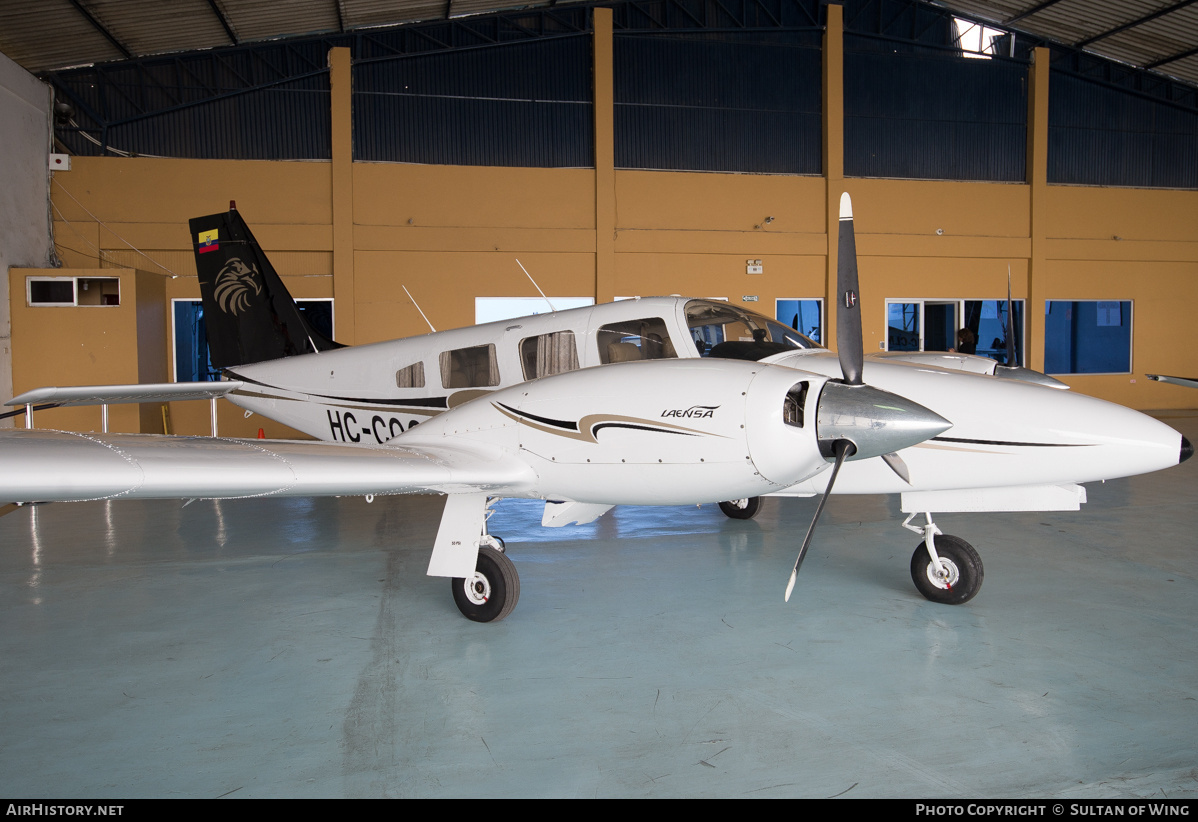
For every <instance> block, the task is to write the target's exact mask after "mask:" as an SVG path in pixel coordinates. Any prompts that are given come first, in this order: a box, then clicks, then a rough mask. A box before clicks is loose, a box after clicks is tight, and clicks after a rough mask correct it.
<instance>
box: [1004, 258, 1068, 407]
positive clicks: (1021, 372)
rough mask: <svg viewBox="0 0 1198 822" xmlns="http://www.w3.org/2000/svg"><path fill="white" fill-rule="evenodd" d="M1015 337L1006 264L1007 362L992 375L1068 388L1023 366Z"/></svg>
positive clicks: (1013, 311)
mask: <svg viewBox="0 0 1198 822" xmlns="http://www.w3.org/2000/svg"><path fill="white" fill-rule="evenodd" d="M1016 339H1017V338H1016V336H1015V301H1014V300H1012V299H1011V267H1010V266H1007V362H1006V364H1005V365H999V366H996V367H995V369H994V376H996V377H1001V378H1004V379H1008V380H1020V381H1022V382H1033V383H1036V384H1038V385H1047V386H1048V387H1050V388H1061V389H1067V388H1069V386H1068V385H1066V384H1065V383H1063V382H1061V381H1060V380H1056V379H1053V378H1052V377H1050V376H1048V375H1047V374H1041V373H1040V372H1039V371H1033V370H1031V369H1030V368H1024V367H1023V366H1022V364H1021V363H1020V362H1019V360H1020V357H1019V349H1018V347H1017V346H1016V345H1015V341H1016Z"/></svg>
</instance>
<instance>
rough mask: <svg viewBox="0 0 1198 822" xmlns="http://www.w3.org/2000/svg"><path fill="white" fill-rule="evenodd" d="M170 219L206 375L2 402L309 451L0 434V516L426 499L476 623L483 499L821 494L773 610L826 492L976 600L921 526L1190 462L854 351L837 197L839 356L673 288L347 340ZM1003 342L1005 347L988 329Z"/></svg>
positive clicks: (503, 590)
mask: <svg viewBox="0 0 1198 822" xmlns="http://www.w3.org/2000/svg"><path fill="white" fill-rule="evenodd" d="M191 229H192V235H193V239H194V240H195V249H196V261H197V268H198V270H199V276H200V285H201V292H202V296H203V299H204V307H205V319H206V322H207V325H208V334H209V341H210V348H211V352H212V359H213V363H214V364H215V365H216V366H218V367H221V368H223V370H224V374H225V376H226V377H227V380H228V381H225V382H219V383H187V384H167V385H143V386H107V387H103V386H89V387H79V388H45V389H37V390H35V391H31V392H28V393H26V394H23V395H22V396H20V397H17V398H15V399H13V400H12V401H10V402H9V403H8V404H9V405H18V406H21V405H23V406H25V407H26V409H27V417H26V419H27V425H28V424H29V421H28V411H29V410H31V409H32V408H33V406H34V405H35V404H39V403H47V404H51V405H74V404H100V403H111V402H138V401H141V402H147V401H162V400H165V399H181V398H196V397H212V396H224V397H225V398H226V399H228V400H229V401H230V402H233V403H234V404H236V405H239V406H241V407H243V408H245V409H246V410H247V411H249V412H256V413H260V414H263V415H265V416H268V417H270V418H272V419H276V420H279V421H281V422H284V423H286V424H288V425H290V426H293V427H294V428H297V429H299V430H301V431H304V432H306V433H308V434H310V435H312V436H314V437H317V438H318V439H319V440H323V441H318V442H313V441H285V440H270V441H268V440H239V439H225V438H215V437H170V436H161V435H149V434H77V433H69V432H58V431H45V430H34V429H31V428H27V429H25V430H10V431H3V432H0V501H11V502H37V501H50V500H64V501H72V500H94V499H117V498H128V499H154V498H177V499H193V498H235V497H254V496H311V495H359V494H360V495H364V496H366V497H367V499H368V500H369V499H371V498H372V497H373V495H378V494H405V493H429V492H434V493H441V494H446V495H448V498H447V500H446V505H445V510H444V513H443V515H442V518H441V525H440V529H439V531H438V533H437V537H436V540H435V544H434V546H433V551H432V558H431V561H430V563H429V567H428V573H429V575H431V576H443V577H450V578H451V579H452V590H453V595H454V599H455V601H456V603H457V605H458V607H459V609H460V610H461V611H462V613H463V614H464V615H466V616H467V617H469V618H470V619H473V620H476V621H480V622H488V621H493V620H498V619H502V618H503V617H505V616H507V615H508V614H509V613H510V612H511V611H512V609H513V608H514V607H515V605H516V601H517V599H518V597H519V592H520V584H519V578H518V576H517V574H516V569H515V567H514V565H513V564H512V562H511V560H510V559H508V558H507V556H505V554H504V553H503V544H502V541H501V540H499V539H498V538H496V537H493V536H491V535H490V534H489V533H488V532H487V528H486V521H487V517H488V513H489V508H490V506H491V505H492V504H493V503H494V501H495V500H496V499H499V498H503V497H520V498H533V499H543V500H545V512H544V518H543V524H545V525H549V526H556V525H565V524H569V523H585V522H590V521H592V520H594V519H595V518H597V517H599V516H601V515H602V514H603V513H605V512H606V511H607V510H609V509H610V508H611V507H612V506H615V505H682V504H695V503H708V502H712V503H714V502H719V503H721V507H722V508H723V509H724V511H725V513H727V514H728V515H729V516H732V517H738V518H747V517H749V516H752V515H753V513H755V512H756V510H757V501H758V498H759V497H761V496H763V495H779V496H813V495H816V494H822V495H823V497H822V498H821V500H820V503H819V506H818V508H817V510H816V513H815V516H814V518H813V520H812V523H811V528H810V529H809V530H808V533H807V536H806V538H805V540H804V542H803V544H802V547H801V548H800V550H799V558H798V560H797V561H796V563H795V566H794V570H793V571H792V573H791V577H790V581H789V583H788V585H787V588H786V598H788V599H789V597H790V594H791V591H792V589H793V587H794V583H795V575H796V574H797V572H798V570H799V565H800V564H801V563H802V560H803V557H804V555H805V553H806V551H807V547H808V545H809V544H810V540H811V536H812V533H813V532H814V529H815V524H816V521H818V518H819V515H820V512H821V511H822V510H823V507H824V503H825V502H826V500H827V496H828V495H829V494H830V493H831V492H832V491H833V488H835V492H836V493H838V494H891V493H897V494H900V495H901V496H902V510H903V511H904V512H905V513H909V514H910V516H908V517H907V520H906V522H904V523H903V525H904V527H906V528H908V529H910V530H912V531H914V532H916V533H918V534H920V537H921V541H920V543H919V545H918V546H917V548H916V551H915V554H914V556H913V557H912V561H911V574H912V578H913V580H914V582H915V585H916V587H917V588H918V589H919V591H920V592H921V593H922V594H923V595H924V596H925V597H927V598H929V599H931V600H934V601H938V602H945V603H952V604H957V603H962V602H966V601H968V600H969V599H971V598H972V597H973V596H974V595H975V594H976V593H977V591H978V589H979V587H980V586H981V583H982V576H983V572H982V563H981V559H980V558H979V557H978V554H977V552H976V551H974V549H973V548H972V547H971V546H970V545H969V544H968V543H966V542H965V541H963V540H961V539H959V538H957V537H952V536H947V535H944V534H942V533H941V532H940V530H939V529H938V528H937V527H936V525H935V524H934V522H933V521H932V513H933V512H947V511H1015V510H1020V511H1024V510H1077V509H1078V508H1079V506H1080V504H1081V503H1082V502H1084V501H1085V489H1084V488H1083V487H1082V486H1081V485H1080V483H1084V482H1090V481H1094V480H1103V479H1110V478H1114V477H1122V476H1129V475H1133V474H1140V473H1145V472H1149V471H1156V470H1159V469H1162V468H1167V467H1169V466H1172V465H1176V464H1178V463H1179V462H1181V461H1183V460H1184V459H1186V458H1187V457H1188V456H1189V455H1190V454H1191V453H1192V450H1193V449H1192V447H1191V446H1190V443H1189V442H1188V441H1187V440H1186V439H1185V438H1184V437H1182V436H1181V435H1180V434H1179V433H1177V432H1176V431H1174V430H1173V429H1171V428H1169V427H1167V426H1165V425H1164V424H1162V423H1160V422H1158V421H1156V420H1154V419H1152V418H1150V417H1148V416H1145V415H1143V414H1140V413H1138V412H1136V411H1132V410H1130V409H1127V408H1124V407H1121V406H1118V405H1113V404H1111V403H1108V402H1103V401H1101V400H1097V399H1093V398H1091V397H1086V396H1082V395H1079V394H1075V393H1073V392H1072V391H1068V390H1060V388H1061V387H1062V386H1061V385H1060V384H1059V383H1055V381H1053V380H1051V379H1050V378H1047V377H1044V375H1041V374H1037V373H1036V372H1032V371H1027V370H1025V369H1022V368H1018V367H1010V368H1007V367H1005V366H997V364H996V363H994V362H993V361H992V360H988V359H984V358H980V357H965V356H953V355H948V354H919V353H916V354H913V355H901V356H895V355H890V356H873V357H869V358H865V357H863V356H862V347H861V318H860V308H859V305H858V300H857V265H856V254H855V248H854V240H853V230H852V229H853V223H852V214H851V207H850V203H849V198H848V195H847V194H846V195H844V197H843V198H842V201H841V217H840V239H839V242H840V246H839V249H840V251H839V260H840V271H839V283H838V291H839V297H838V299H839V308H838V312H837V313H838V318H837V325H838V328H837V348H838V351H839V357H837V355H834V354H832V353H830V352H828V351H827V350H825V349H822V348H820V347H819V346H817V345H816V344H815V343H813V342H812V341H811V340H809V339H807V338H806V337H803V336H802V335H800V334H798V333H797V332H795V331H793V330H792V329H790V328H787V327H785V326H783V325H781V324H779V323H776V322H774V321H772V320H769V319H766V318H765V317H762V316H759V315H757V314H753V313H751V312H748V311H745V310H743V309H740V308H737V307H734V306H731V305H728V304H727V303H722V302H718V301H709V300H689V299H683V298H672V297H671V298H653V299H640V300H628V301H622V302H617V303H613V304H610V305H599V306H593V307H589V308H580V309H574V310H570V311H561V312H553V313H549V314H543V315H539V316H533V317H525V318H521V319H518V320H512V321H508V322H500V323H491V324H489V325H481V326H475V327H473V328H462V329H457V330H453V331H444V332H440V333H431V334H428V335H425V336H422V337H416V338H410V339H404V340H397V341H394V342H388V343H378V344H374V345H363V346H357V347H353V348H348V347H343V346H339V345H338V344H337V343H335V342H333V341H332V340H330V339H327V338H325V337H323V336H321V335H319V334H317V333H316V332H315V331H314V330H313V329H312V328H311V327H310V326H309V325H308V324H307V323H306V322H305V321H304V319H303V318H302V316H301V315H300V312H299V311H298V309H297V308H296V305H295V303H294V301H292V300H291V298H290V295H288V294H287V292H286V289H285V288H284V287H283V284H282V281H281V280H280V279H279V277H278V275H277V274H276V273H275V271H274V269H273V268H272V267H271V265H270V263H269V261H268V260H267V259H266V257H265V255H263V254H262V252H261V249H260V248H259V247H258V244H257V243H256V242H255V240H254V238H253V236H252V234H251V233H250V231H249V229H248V227H247V226H246V225H245V223H244V222H243V221H242V220H241V218H240V216H239V215H238V213H237V212H236V210H234V209H230V211H229V212H228V213H225V214H217V215H212V216H210V217H203V218H199V219H196V220H193V221H192V222H191ZM1007 337H1008V346H1009V347H1010V346H1013V342H1014V331H1013V328H1011V327H1010V323H1008V334H1007ZM1010 353H1013V352H1010ZM1012 361H1013V359H1012V358H1010V357H1009V358H1008V362H1012ZM929 363H935V364H929ZM866 379H868V384H867V383H866ZM842 466H843V470H842ZM917 514H924V515H925V517H926V522H925V524H924V525H912V524H911V521H912V519H913V518H914V517H915V516H916V515H917Z"/></svg>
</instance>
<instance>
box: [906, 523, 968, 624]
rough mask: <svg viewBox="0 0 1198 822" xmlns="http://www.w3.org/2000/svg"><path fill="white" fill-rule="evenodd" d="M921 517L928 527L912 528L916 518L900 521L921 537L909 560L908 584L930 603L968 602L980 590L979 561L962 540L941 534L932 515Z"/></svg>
mask: <svg viewBox="0 0 1198 822" xmlns="http://www.w3.org/2000/svg"><path fill="white" fill-rule="evenodd" d="M924 516H925V517H926V518H927V525H922V526H921V525H911V524H910V523H911V520H912V519H914V518H915V517H916V515H915V514H912V515H911V516H909V517H907V519H906V520H904V521H903V527H904V528H906V529H907V530H908V531H914V532H915V533H917V534H919V535H920V536H921V537H923V540H922V541H921V542H920V543H919V545H917V546H916V548H915V553H914V554H913V555H912V556H911V580H912V581H913V582H914V583H915V587H916V588H918V589H919V592H920V593H921V594H923V595H924V596H925V597H927V598H928V599H930V600H931V601H932V602H942V603H944V604H946V605H961V604H963V603H966V602H969V600H971V599H973V598H974V597H975V596H976V595H977V592H978V591H979V590H981V588H982V578H983V577H984V576H985V572H984V570H983V569H982V558H981V557H980V556H978V552H977V551H975V550H974V549H973V546H972V545H970V544H969V543H968V542H966V541H965V540H963V539H961V538H960V537H954V536H950V535H949V534H945V533H942V532H941V531H940V529H939V528H937V527H936V523H934V522H932V515H931V514H924Z"/></svg>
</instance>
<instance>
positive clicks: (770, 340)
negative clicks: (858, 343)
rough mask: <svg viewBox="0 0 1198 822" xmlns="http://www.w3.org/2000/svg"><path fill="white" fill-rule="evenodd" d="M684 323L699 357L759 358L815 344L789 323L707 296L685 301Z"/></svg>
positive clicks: (816, 346)
mask: <svg viewBox="0 0 1198 822" xmlns="http://www.w3.org/2000/svg"><path fill="white" fill-rule="evenodd" d="M792 302H793V301H792ZM686 325H687V328H688V329H689V330H690V336H691V340H692V341H693V342H694V344H695V350H696V352H697V353H698V355H699V356H700V357H716V358H717V359H733V360H760V359H764V358H765V357H769V356H772V355H774V354H781V353H784V352H786V351H791V350H796V349H804V348H818V347H819V346H818V345H816V343H815V342H814V341H812V340H810V339H808V338H807V337H805V336H804V335H803V334H801V333H800V332H798V331H795V330H794V329H793V328H790V327H789V326H785V325H782V324H781V323H778V322H774V321H773V320H771V319H769V318H767V317H763V316H761V315H760V314H756V313H754V312H752V311H747V310H745V309H743V308H739V307H738V306H734V305H729V304H728V303H720V302H713V301H711V300H691V301H690V302H688V303H687V304H686Z"/></svg>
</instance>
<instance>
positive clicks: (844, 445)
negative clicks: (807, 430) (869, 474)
mask: <svg viewBox="0 0 1198 822" xmlns="http://www.w3.org/2000/svg"><path fill="white" fill-rule="evenodd" d="M832 450H833V451H835V452H836V464H835V465H834V466H832V476H831V478H830V479H829V480H828V488H827V490H825V491H824V495H823V496H822V497H820V500H819V506H818V507H816V509H815V516H814V517H812V518H811V525H810V526H809V527H808V528H807V536H805V537H804V538H803V547H802V548H800V549H799V558H798V559H796V560H795V567H794V570H793V571H791V572H790V580H789V581H788V582H787V583H786V596H785V597H783V601H784V602H790V592H791V591H793V590H794V589H795V580H796V579H798V577H799V566H800V565H802V564H803V558H804V557H805V556H806V555H807V548H808V547H809V546H810V545H811V535H812V534H814V533H815V524H816V523H817V522H819V515H820V514H822V513H823V512H824V505H826V504H827V502H828V497H829V496H831V494H832V486H833V485H835V484H836V475H837V474H839V473H840V466H842V465H844V461H845V459H847V458H848V457H849V456H850V455H852V453H853V452H854V451H855V450H856V448H855V447H854V446H853V444H852V443H851V442H849V441H848V440H837V441H836V444H835V445H833V446H832Z"/></svg>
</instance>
